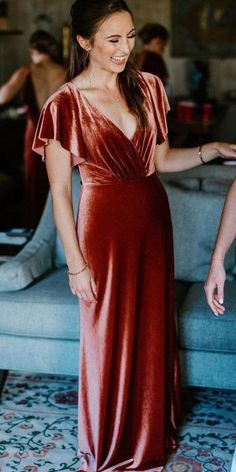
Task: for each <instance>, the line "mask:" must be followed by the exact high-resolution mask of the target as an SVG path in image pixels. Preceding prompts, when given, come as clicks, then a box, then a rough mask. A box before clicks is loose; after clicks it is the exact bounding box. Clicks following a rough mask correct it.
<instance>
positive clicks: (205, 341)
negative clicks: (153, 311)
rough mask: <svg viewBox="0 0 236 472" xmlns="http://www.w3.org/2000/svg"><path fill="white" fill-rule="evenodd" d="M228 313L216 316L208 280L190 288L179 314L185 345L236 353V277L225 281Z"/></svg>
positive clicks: (186, 346)
mask: <svg viewBox="0 0 236 472" xmlns="http://www.w3.org/2000/svg"><path fill="white" fill-rule="evenodd" d="M225 307H226V310H225V314H224V315H222V316H220V315H219V316H218V317H217V316H214V315H213V313H212V311H211V310H210V308H209V307H208V305H207V302H206V298H205V294H204V284H203V283H195V284H193V285H192V286H191V288H190V289H189V291H188V293H187V295H186V297H185V300H184V303H183V305H182V306H181V308H180V311H179V316H178V327H179V344H180V346H181V348H184V349H194V350H195V349H196V350H201V351H217V352H225V353H227V352H228V353H236V342H235V340H236V281H235V280H234V281H232V282H226V284H225Z"/></svg>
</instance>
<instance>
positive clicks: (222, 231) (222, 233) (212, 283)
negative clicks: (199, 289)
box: [205, 179, 236, 316]
mask: <svg viewBox="0 0 236 472" xmlns="http://www.w3.org/2000/svg"><path fill="white" fill-rule="evenodd" d="M235 206H236V179H234V181H233V183H232V185H231V187H230V189H229V192H228V194H227V198H226V200H225V205H224V210H223V213H222V218H221V223H220V227H219V232H218V236H217V240H216V244H215V248H214V251H213V254H212V260H211V267H210V271H209V274H208V278H207V281H206V283H205V292H206V297H207V302H208V304H209V306H210V308H211V309H212V311H213V313H214V315H216V316H218V315H223V314H224V311H225V307H224V284H225V270H224V258H225V255H226V252H227V251H228V249H229V247H230V246H231V244H232V242H233V241H234V239H235V237H236V212H235Z"/></svg>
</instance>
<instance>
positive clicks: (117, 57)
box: [111, 56, 126, 64]
mask: <svg viewBox="0 0 236 472" xmlns="http://www.w3.org/2000/svg"><path fill="white" fill-rule="evenodd" d="M125 58H126V56H113V57H112V58H111V59H112V61H114V62H116V63H117V64H121V63H122V62H124V60H125Z"/></svg>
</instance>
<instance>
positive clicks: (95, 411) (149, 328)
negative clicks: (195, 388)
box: [34, 74, 180, 472]
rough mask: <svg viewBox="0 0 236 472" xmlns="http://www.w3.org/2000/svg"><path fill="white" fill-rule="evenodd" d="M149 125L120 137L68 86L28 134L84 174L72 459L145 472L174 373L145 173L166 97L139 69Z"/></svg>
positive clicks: (173, 402)
mask: <svg viewBox="0 0 236 472" xmlns="http://www.w3.org/2000/svg"><path fill="white" fill-rule="evenodd" d="M142 75H143V78H144V83H143V90H144V93H145V97H146V98H145V106H146V109H147V113H148V120H149V126H148V127H147V128H146V129H145V130H141V129H139V128H137V129H136V131H135V133H134V135H133V137H132V138H131V139H128V138H127V137H126V136H125V135H124V133H123V132H122V131H121V130H120V129H119V128H118V127H117V126H116V125H115V124H113V123H112V122H111V121H110V120H109V119H108V118H106V117H105V116H104V115H103V114H101V112H100V111H99V110H98V109H97V108H96V107H94V106H93V105H92V104H91V103H90V102H89V101H88V99H87V98H86V97H85V96H84V95H83V94H82V93H81V92H80V91H79V90H78V89H77V88H76V87H75V85H73V84H72V83H67V84H66V85H64V86H63V87H61V89H60V90H59V91H58V92H57V93H56V94H54V95H53V96H52V97H51V98H50V99H49V100H48V101H47V103H46V106H45V107H44V110H43V112H42V115H41V119H40V122H39V125H38V129H37V134H36V137H35V142H34V149H35V151H36V152H38V153H40V154H41V155H43V153H44V145H45V143H47V140H48V139H49V138H50V139H55V140H57V141H59V142H60V143H61V145H62V146H63V147H64V148H65V149H66V150H69V151H70V153H71V164H72V165H75V166H79V171H80V175H81V178H82V181H83V187H82V194H81V197H80V202H79V213H78V221H77V230H78V240H79V243H80V247H81V250H82V252H83V254H84V257H85V260H87V261H88V264H89V267H90V268H91V270H92V272H93V274H94V277H95V280H96V283H97V288H98V301H97V303H95V304H94V303H92V304H90V303H86V302H80V306H81V311H80V323H81V339H80V379H79V380H80V388H79V452H78V454H79V456H81V457H83V459H84V460H83V461H82V465H81V468H80V469H79V470H83V471H89V472H95V471H115V470H116V471H117V470H119V471H121V470H122V471H130V470H136V471H141V470H143V471H148V472H150V471H156V470H157V467H158V466H161V465H163V464H164V463H165V461H166V457H167V453H168V450H170V449H174V448H175V446H176V425H177V419H178V415H179V400H180V384H179V368H178V352H177V343H176V335H175V324H174V312H173V252H172V228H171V221H170V212H169V205H168V200H167V197H166V193H165V190H164V188H163V186H162V184H161V182H160V180H159V178H158V177H157V175H156V173H155V167H154V151H155V146H156V143H159V144H160V143H162V142H163V141H164V140H165V139H166V135H167V127H166V117H165V114H166V111H167V110H168V102H167V99H166V95H165V92H164V89H163V86H162V84H161V82H160V80H159V79H158V78H157V77H154V76H152V75H150V74H142Z"/></svg>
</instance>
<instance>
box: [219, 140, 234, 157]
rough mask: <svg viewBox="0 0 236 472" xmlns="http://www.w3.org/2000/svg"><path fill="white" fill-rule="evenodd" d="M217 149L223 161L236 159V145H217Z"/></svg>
mask: <svg viewBox="0 0 236 472" xmlns="http://www.w3.org/2000/svg"><path fill="white" fill-rule="evenodd" d="M216 149H217V152H218V154H219V155H220V156H221V157H222V158H223V159H236V144H229V143H217V144H216Z"/></svg>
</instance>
